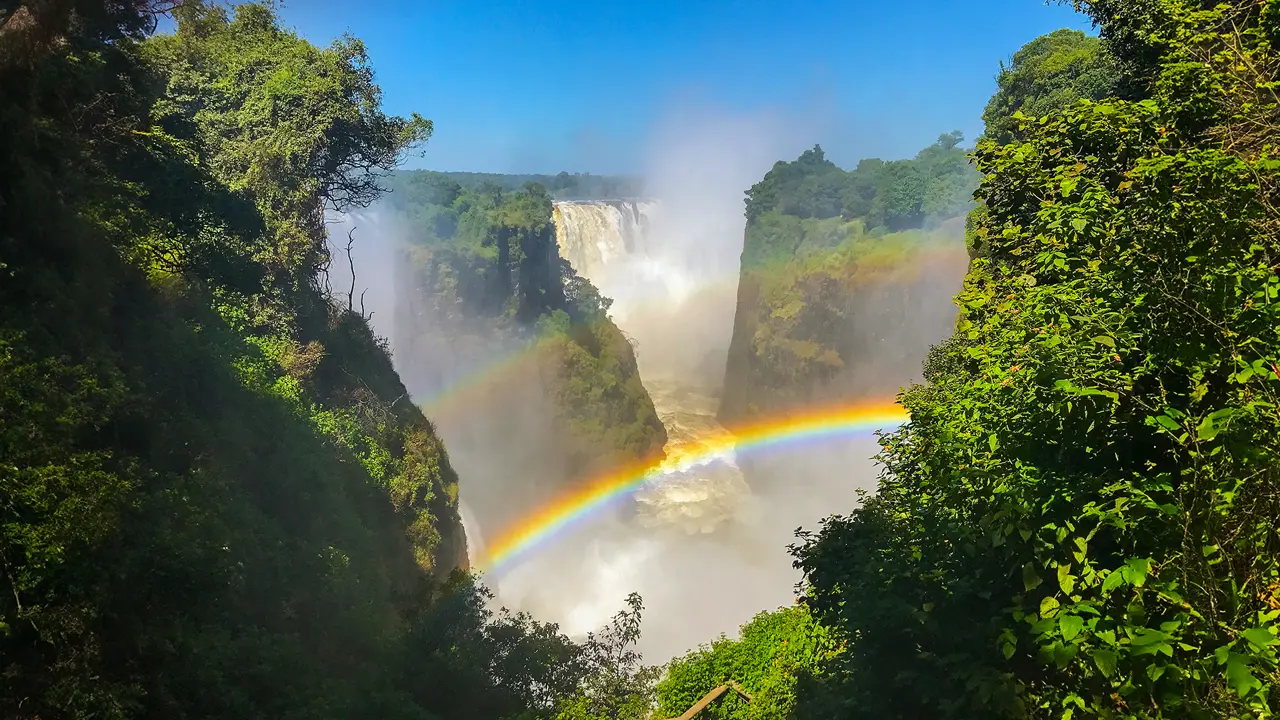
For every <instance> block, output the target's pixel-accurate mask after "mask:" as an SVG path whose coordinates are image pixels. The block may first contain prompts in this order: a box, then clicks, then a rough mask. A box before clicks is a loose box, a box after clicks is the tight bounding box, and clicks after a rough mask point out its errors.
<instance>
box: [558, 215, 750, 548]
mask: <svg viewBox="0 0 1280 720" xmlns="http://www.w3.org/2000/svg"><path fill="white" fill-rule="evenodd" d="M661 212H662V206H661V205H660V204H658V203H653V202H636V201H595V202H559V203H556V205H555V222H556V241H557V244H558V245H559V246H560V255H561V257H563V258H565V259H566V260H568V261H569V264H570V265H572V266H573V268H574V270H575V271H576V272H577V273H578V274H579V275H582V276H583V277H585V278H587V279H588V280H590V281H591V283H592V284H593V285H595V286H596V287H597V289H599V290H600V292H601V293H602V294H604V295H605V296H607V297H610V298H612V299H613V301H614V304H613V306H612V308H611V311H610V315H611V316H612V318H613V320H614V322H615V323H617V325H618V326H619V327H620V328H621V329H622V331H623V332H624V333H626V334H627V335H629V336H631V337H632V338H635V339H636V340H637V342H638V348H637V351H636V355H637V360H638V362H639V364H640V377H641V379H642V380H643V381H644V385H645V389H646V390H648V392H649V396H650V397H651V398H652V399H653V404H654V409H655V410H657V412H658V417H659V418H660V419H661V420H662V423H663V425H665V426H666V428H667V438H668V440H667V447H666V452H667V459H666V462H665V463H664V464H663V467H662V469H663V470H664V471H665V472H664V473H663V474H662V475H661V477H660V479H658V480H656V481H654V482H653V483H652V484H650V485H649V486H647V487H645V488H644V489H643V490H642V491H641V492H639V493H637V496H636V501H637V506H638V519H639V522H640V523H641V524H643V525H646V526H649V527H679V528H682V529H684V530H685V531H686V532H689V533H710V532H713V531H715V530H716V529H717V528H718V527H720V526H721V525H722V524H724V523H725V522H728V521H729V520H731V519H732V518H733V517H735V515H736V514H737V513H738V512H739V511H740V510H742V508H743V506H744V502H745V498H746V497H747V495H748V494H749V492H748V489H747V485H746V482H745V481H744V479H743V477H742V472H741V471H740V470H739V469H738V465H737V462H736V458H735V457H734V455H733V451H732V450H722V451H720V452H719V453H717V454H715V455H714V456H713V459H711V460H710V461H707V460H706V459H705V458H706V456H707V450H708V449H712V448H717V447H724V446H725V445H726V444H728V443H727V442H726V441H728V440H729V439H730V437H729V433H728V431H726V430H725V429H724V428H723V427H722V426H721V425H720V423H719V422H718V421H717V420H716V408H717V404H718V402H717V398H716V397H715V393H716V391H717V390H718V382H717V383H714V384H710V383H709V384H708V385H707V386H701V385H700V384H699V383H698V382H697V375H698V373H697V372H696V368H693V367H688V363H687V362H682V360H683V358H681V357H679V353H675V352H672V351H674V350H677V349H678V350H679V351H681V352H683V353H685V354H686V357H687V356H688V355H687V353H688V351H689V350H690V349H695V350H702V351H708V350H711V348H708V347H702V348H696V347H694V348H691V347H690V346H689V343H688V342H687V341H686V339H685V338H679V337H676V334H675V333H673V332H671V331H672V329H673V328H675V327H678V326H679V325H680V324H681V323H683V322H685V321H686V320H687V319H688V315H689V313H690V310H691V308H688V307H686V304H687V303H689V302H690V300H691V296H692V295H693V292H694V290H695V289H696V288H698V287H699V286H702V287H706V286H708V285H713V284H714V283H709V282H708V278H707V277H706V275H707V271H708V270H709V269H714V268H707V267H705V263H700V262H698V260H699V259H700V258H699V257H698V256H696V255H695V256H693V257H690V256H689V255H690V253H688V252H687V250H688V249H689V248H671V247H669V246H666V245H665V244H664V243H663V242H662V238H661V237H655V234H656V233H657V232H661V230H662V228H663V222H662V216H661ZM672 250H675V251H676V252H671V251H672ZM681 251H685V252H681ZM673 355H674V357H673ZM722 367H723V366H722ZM714 379H715V380H718V378H714ZM695 457H696V458H699V459H700V462H698V463H697V464H696V465H693V464H690V461H689V459H690V458H695Z"/></svg>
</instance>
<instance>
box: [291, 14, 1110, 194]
mask: <svg viewBox="0 0 1280 720" xmlns="http://www.w3.org/2000/svg"><path fill="white" fill-rule="evenodd" d="M280 14H281V16H282V18H283V21H284V24H286V25H288V26H290V27H292V28H293V29H295V30H296V31H298V32H299V33H300V34H302V35H304V36H306V37H307V38H308V39H310V40H311V41H312V42H314V43H316V44H318V45H325V44H328V42H330V41H331V40H333V39H334V38H336V37H338V36H339V35H341V34H342V33H344V32H350V33H352V34H354V35H356V36H357V37H359V38H361V39H362V40H364V42H365V43H366V45H367V46H368V49H369V54H370V57H371V60H372V62H373V66H374V68H375V70H376V72H377V77H378V82H379V84H380V85H381V86H382V88H383V92H384V104H385V106H386V108H387V110H388V111H390V112H393V113H401V114H403V113H407V112H410V111H417V112H420V113H422V114H423V115H424V116H426V117H428V118H431V119H432V120H433V121H434V122H435V126H436V133H435V137H434V138H433V139H432V141H431V143H430V144H429V146H428V148H427V150H426V153H425V155H424V156H423V157H421V158H412V159H411V160H410V161H409V166H411V167H426V168H433V169H442V170H474V171H483V172H549V173H555V172H559V171H560V170H569V171H571V172H574V171H577V172H594V173H610V172H633V171H639V170H641V168H642V166H643V157H642V156H643V152H644V147H645V143H646V142H647V141H648V139H649V138H650V137H651V133H652V132H653V130H654V128H655V126H657V125H659V124H661V123H662V122H663V120H664V119H669V118H670V116H671V113H672V112H673V111H677V110H678V109H679V108H680V107H681V106H682V105H687V104H690V103H693V104H697V105H698V106H699V107H703V108H713V109H714V113H715V114H718V115H719V116H722V117H735V116H744V117H745V116H752V115H754V114H760V113H773V114H780V115H781V116H784V117H788V118H794V119H795V120H796V121H797V122H796V123H794V125H795V128H796V129H795V133H796V134H797V135H798V136H800V137H798V142H799V144H800V145H801V146H804V145H812V144H813V143H821V144H822V146H823V147H824V149H826V150H827V153H828V155H829V156H830V157H831V158H832V159H833V160H835V161H836V162H837V163H839V164H841V165H843V166H846V167H848V166H851V165H853V164H854V163H856V162H857V160H858V159H859V158H861V157H866V156H879V157H884V158H894V157H904V156H909V155H912V154H914V153H915V151H916V150H918V149H919V148H921V147H923V146H925V145H927V144H929V143H930V142H932V141H933V140H934V139H935V138H936V137H937V136H938V134H939V133H941V132H945V131H948V130H952V129H959V130H962V131H964V133H965V135H966V137H968V138H973V137H975V136H976V135H977V134H978V133H979V131H980V130H981V120H980V115H981V112H982V108H983V106H984V105H985V104H986V101H987V99H988V97H990V95H991V93H992V92H993V91H994V89H995V81H994V75H995V73H996V71H997V69H998V66H999V62H1000V60H1002V59H1007V58H1008V57H1009V56H1010V55H1011V54H1012V53H1013V52H1014V51H1015V50H1017V48H1018V47H1020V46H1021V45H1022V44H1023V43H1025V42H1027V41H1029V40H1031V39H1033V38H1035V37H1036V36H1037V35H1041V34H1043V33H1045V32H1048V31H1050V30H1054V29H1056V28H1060V27H1074V28H1079V29H1082V30H1086V31H1088V29H1089V25H1088V22H1087V20H1086V19H1085V18H1084V17H1083V16H1082V15H1079V14H1077V13H1075V12H1074V11H1073V10H1072V9H1071V8H1070V6H1064V5H1059V4H1057V3H1051V4H1049V5H1046V4H1043V3H1042V2H1037V1H1036V0H984V1H979V2H964V3H959V2H956V3H944V2H926V1H924V0H877V1H873V0H863V1H862V2H850V1H848V0H845V1H843V2H818V1H816V0H815V1H806V0H791V1H789V2H776V1H775V2H764V1H757V2H745V1H744V2H727V1H721V0H693V1H686V2H674V1H670V0H651V1H650V2H647V3H624V2H598V3H585V2H569V1H568V0H562V1H561V2H551V1H550V0H541V1H538V2H518V1H516V0H492V1H490V2H479V1H476V0H470V1H467V2H453V1H446V0H428V1H420V2H412V1H410V0H365V2H363V3H360V4H353V3H351V2H348V1H343V2H338V0H285V2H284V3H283V5H282V6H281V7H280ZM817 117H821V121H820V122H811V121H813V120H814V119H815V118H817ZM793 144H795V143H793Z"/></svg>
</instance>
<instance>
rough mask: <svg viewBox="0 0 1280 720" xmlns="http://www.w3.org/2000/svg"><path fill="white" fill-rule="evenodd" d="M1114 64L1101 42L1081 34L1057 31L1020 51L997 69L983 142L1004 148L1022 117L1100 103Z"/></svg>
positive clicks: (984, 113) (1108, 87)
mask: <svg viewBox="0 0 1280 720" xmlns="http://www.w3.org/2000/svg"><path fill="white" fill-rule="evenodd" d="M1115 71H1116V68H1115V67H1114V63H1113V62H1112V59H1111V56H1110V54H1109V53H1107V51H1106V50H1105V49H1104V47H1103V44H1102V40H1101V39H1099V38H1097V37H1093V36H1090V35H1085V34H1084V33H1083V32H1080V31H1079V30H1067V29H1065V28H1064V29H1062V30H1055V31H1053V32H1051V33H1049V34H1048V35H1042V36H1040V37H1038V38H1036V39H1035V40H1032V41H1031V42H1029V43H1027V44H1026V45H1023V46H1022V48H1021V49H1019V50H1018V52H1016V53H1014V54H1013V59H1012V61H1011V62H1010V64H1009V65H1008V66H1007V67H1006V66H1005V64H1004V63H1000V74H998V75H997V76H996V85H997V90H996V93H995V95H992V96H991V100H990V101H988V102H987V107H986V109H985V110H983V111H982V121H983V122H984V123H985V124H986V129H985V131H984V132H983V139H986V140H990V141H992V142H995V143H1007V142H1009V141H1010V140H1013V139H1014V133H1015V131H1016V130H1017V128H1018V120H1017V118H1016V117H1015V116H1016V115H1017V114H1018V113H1022V114H1023V115H1026V116H1027V117H1029V118H1041V117H1044V116H1046V115H1049V114H1050V113H1053V112H1057V111H1059V110H1065V109H1066V108H1069V107H1071V106H1072V105H1075V104H1076V103H1077V102H1079V101H1080V100H1101V99H1102V98H1104V97H1106V96H1107V94H1108V93H1110V91H1111V88H1112V85H1113V84H1114V82H1115V80H1114V78H1115Z"/></svg>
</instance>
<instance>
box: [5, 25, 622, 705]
mask: <svg viewBox="0 0 1280 720" xmlns="http://www.w3.org/2000/svg"><path fill="white" fill-rule="evenodd" d="M153 11H154V8H152V7H151V5H150V4H148V3H144V2H134V3H127V2H114V3H100V2H92V1H91V0H55V1H51V2H42V3H29V4H23V5H14V4H8V5H7V6H6V7H5V9H4V13H3V15H0V21H3V23H2V25H0V79H2V80H3V82H0V92H2V93H3V101H2V102H0V131H2V132H0V158H2V159H3V165H4V168H5V172H4V173H3V175H2V176H0V207H2V208H3V211H2V212H0V276H2V277H3V280H2V281H0V308H2V310H0V378H3V380H2V381H0V715H3V716H4V717H13V718H37V717H43V718H54V717H69V718H79V717H98V718H126V717H207V718H236V719H237V720H242V719H243V718H259V717H263V718H265V717H308V718H330V717H333V718H337V717H366V716H377V717H382V718H421V719H426V718H460V719H461V718H495V719H496V718H510V717H516V716H523V717H548V716H552V715H554V714H555V713H557V712H558V710H557V707H560V706H561V705H562V704H564V703H565V702H571V703H572V704H571V705H566V707H571V708H573V709H574V711H575V712H577V713H578V714H577V715H574V716H573V717H600V716H601V715H603V714H604V713H605V711H604V710H601V709H600V707H599V702H600V701H599V700H598V697H597V696H598V693H596V694H593V693H592V691H591V688H592V687H594V686H595V685H598V684H599V683H601V682H605V681H608V680H610V678H615V679H616V678H622V679H623V680H627V679H628V678H630V677H631V676H632V674H633V673H632V670H631V668H630V667H629V666H626V665H625V664H620V663H618V662H616V661H617V660H618V659H619V658H623V659H625V652H624V651H625V649H626V648H627V647H628V646H629V643H630V642H631V640H632V639H633V638H631V639H629V638H628V636H626V635H625V633H623V634H619V633H616V632H614V633H606V634H605V635H604V636H602V637H600V638H595V639H593V640H592V641H590V642H587V643H585V644H581V645H575V644H573V643H570V642H569V641H568V640H567V639H566V638H564V637H563V636H561V635H559V634H558V632H557V631H556V629H555V627H554V626H546V625H540V624H537V623H534V622H532V621H531V620H530V619H528V618H527V617H523V616H512V615H506V614H499V615H493V614H491V613H490V612H488V611H487V610H485V608H484V605H483V603H482V601H483V598H484V592H483V590H482V589H480V588H477V587H475V586H474V585H473V584H471V583H470V582H469V581H468V580H467V579H466V578H465V577H461V576H454V577H452V578H450V577H448V576H449V575H450V571H451V570H452V569H454V568H456V567H458V566H460V565H463V564H465V554H464V552H465V547H464V543H463V540H462V537H461V532H460V526H459V522H458V519H457V512H456V508H455V505H454V503H455V500H456V492H457V478H456V476H455V475H454V473H453V471H452V469H451V467H450V463H449V459H448V457H447V455H446V453H445V452H444V449H443V447H442V446H441V444H440V442H439V439H438V437H437V435H436V433H435V431H434V429H433V428H432V426H431V425H430V424H429V423H428V422H427V421H426V420H425V419H424V418H423V416H422V414H421V413H420V412H419V411H418V410H417V409H416V408H414V407H413V406H412V405H411V404H409V403H407V402H406V401H404V397H405V391H404V387H403V386H402V385H401V383H400V380H399V378H398V377H397V375H396V373H395V372H394V371H393V370H392V367H391V363H390V359H389V358H388V355H387V352H386V349H385V347H384V346H383V344H382V341H381V340H380V339H378V338H376V337H375V336H374V335H373V334H372V333H371V332H370V330H369V327H368V326H367V324H366V323H365V322H364V320H363V319H362V318H361V317H359V315H358V314H356V313H353V312H351V311H350V309H349V308H347V307H346V306H345V305H339V304H336V303H334V302H333V301H331V300H330V299H329V298H328V297H327V296H326V294H325V293H324V292H323V290H322V289H321V288H322V286H323V284H324V283H323V277H324V272H325V268H326V267H327V263H328V256H327V251H326V249H325V248H326V242H325V233H324V227H323V223H322V220H323V212H324V210H325V209H327V208H333V209H339V210H340V209H343V208H346V207H350V206H360V205H362V204H366V203H368V202H370V201H372V200H373V199H375V198H376V197H377V195H378V194H379V186H378V177H379V176H380V175H381V174H384V173H385V172H387V171H389V170H390V169H391V168H392V167H393V166H394V164H395V163H396V161H397V159H398V158H399V157H400V156H401V155H402V153H403V152H404V151H405V150H406V149H408V148H410V147H412V146H414V145H416V144H419V143H421V142H422V141H424V140H426V138H427V137H428V135H429V134H430V130H431V126H430V124H429V123H428V122H427V121H425V120H423V119H421V118H419V117H417V116H414V117H411V118H408V119H402V118H396V117H390V116H387V115H385V114H383V112H382V111H381V110H380V109H379V107H380V103H379V93H378V89H377V86H376V85H374V84H373V76H372V72H371V71H370V69H369V67H368V65H367V62H366V58H365V53H364V49H363V47H362V46H361V44H360V43H359V42H358V41H356V40H353V39H349V38H348V39H343V40H341V41H339V42H337V43H335V44H334V45H333V46H332V47H330V48H327V49H323V50H322V49H319V48H316V47H314V46H312V45H310V44H309V43H307V42H306V41H305V40H303V39H301V38H298V37H297V36H295V35H293V34H291V33H289V32H287V31H285V30H282V29H281V28H280V27H279V25H278V24H277V23H276V21H275V18H274V16H273V15H272V13H271V11H270V10H269V9H268V8H267V7H265V6H262V5H257V4H247V5H241V6H239V7H238V8H237V10H236V12H235V15H234V18H230V17H228V16H227V15H226V14H225V13H224V12H223V11H222V10H219V9H215V8H211V7H209V6H206V5H204V4H201V3H199V2H187V3H185V4H184V5H183V7H181V8H179V9H178V11H177V13H178V14H177V18H178V31H177V33H176V35H173V36H159V37H152V38H149V39H148V38H146V35H147V30H148V28H149V26H151V24H152V21H153V20H154V18H153V16H152V13H153ZM638 613H639V606H638V603H636V604H634V605H633V607H632V608H631V610H630V611H628V613H624V614H623V615H622V616H620V620H619V622H620V623H621V625H620V626H621V627H622V628H623V629H625V628H626V627H633V626H635V624H636V623H638ZM583 708H585V709H586V712H585V714H584V712H581V710H582V709H583Z"/></svg>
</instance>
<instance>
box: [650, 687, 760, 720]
mask: <svg viewBox="0 0 1280 720" xmlns="http://www.w3.org/2000/svg"><path fill="white" fill-rule="evenodd" d="M730 690H733V691H734V692H736V693H738V694H739V695H741V696H742V699H744V700H746V701H747V702H751V693H749V692H747V691H746V690H743V689H742V686H741V685H739V684H738V683H736V682H734V681H732V680H730V681H729V682H727V683H725V684H723V685H720V686H719V687H717V688H716V689H715V690H712V691H711V692H709V693H707V694H706V695H703V696H702V699H701V700H699V701H698V702H696V703H694V704H693V707H691V708H689V709H688V710H685V711H684V714H683V715H681V716H680V717H678V718H670V719H669V720H693V718H694V717H696V716H697V715H698V713H700V712H702V711H703V710H706V709H707V706H708V705H710V704H711V703H713V702H715V701H716V700H719V699H720V698H721V697H722V696H724V694H725V693H726V692H728V691H730Z"/></svg>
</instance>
